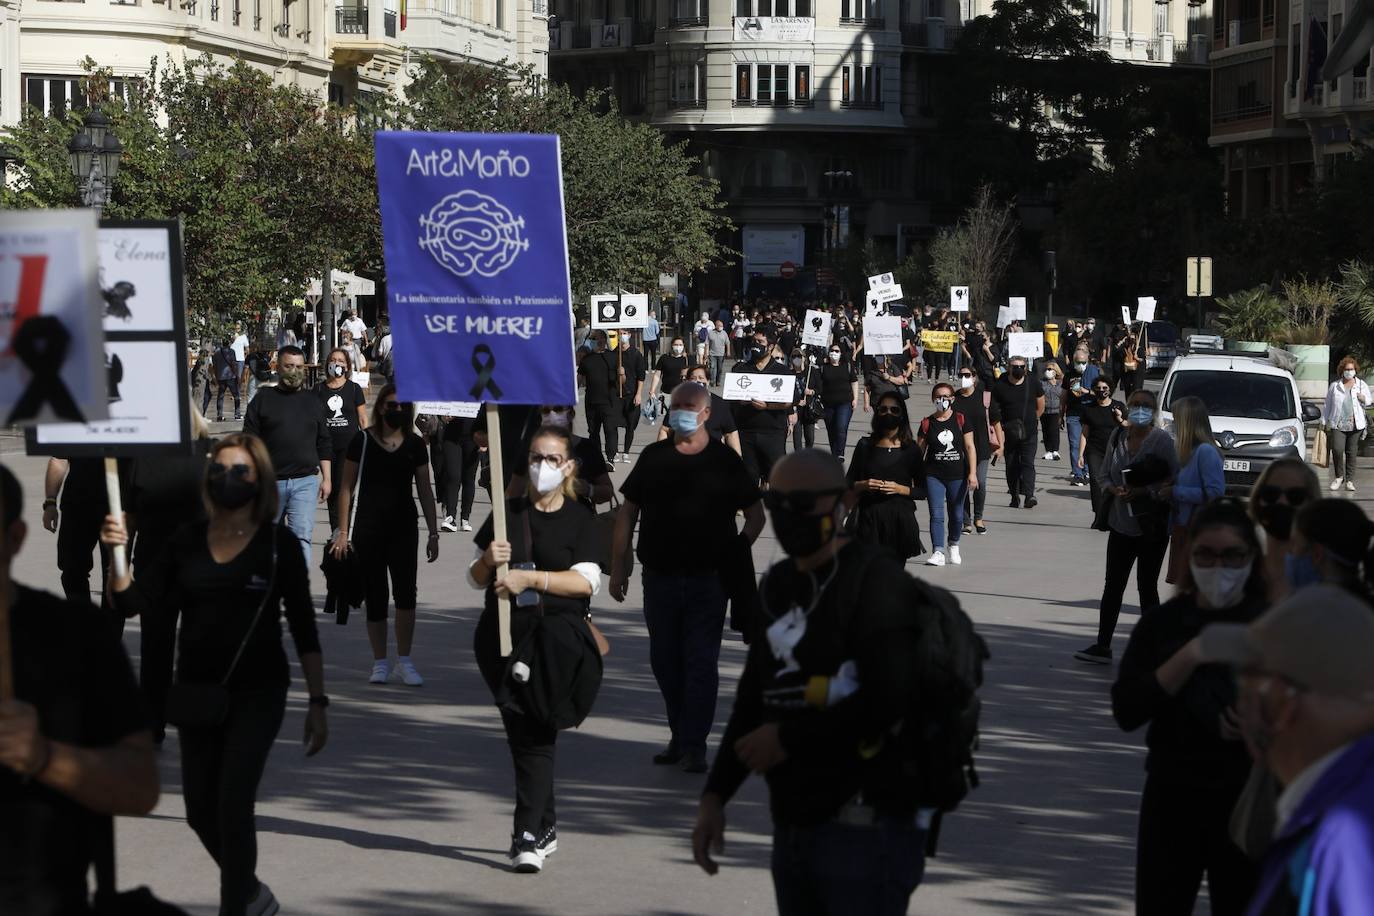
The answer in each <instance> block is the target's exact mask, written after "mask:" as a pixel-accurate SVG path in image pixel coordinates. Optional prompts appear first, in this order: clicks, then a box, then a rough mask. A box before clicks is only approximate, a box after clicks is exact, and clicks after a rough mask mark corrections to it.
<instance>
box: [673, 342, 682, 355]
mask: <svg viewBox="0 0 1374 916" xmlns="http://www.w3.org/2000/svg"><path fill="white" fill-rule="evenodd" d="M682 350H683V346H682V344H673V355H674V356H681V355H682Z"/></svg>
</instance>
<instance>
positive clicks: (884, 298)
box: [868, 283, 902, 305]
mask: <svg viewBox="0 0 1374 916" xmlns="http://www.w3.org/2000/svg"><path fill="white" fill-rule="evenodd" d="M875 297H876V298H877V300H878V302H880V303H881V304H883V305H886V304H887V303H889V302H896V301H897V300H898V299H900V298H902V284H900V283H890V284H888V285H887V286H874V287H871V288H870V289H869V290H868V299H869V300H872V299H874V298H875Z"/></svg>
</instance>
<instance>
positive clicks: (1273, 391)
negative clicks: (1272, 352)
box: [1159, 351, 1321, 496]
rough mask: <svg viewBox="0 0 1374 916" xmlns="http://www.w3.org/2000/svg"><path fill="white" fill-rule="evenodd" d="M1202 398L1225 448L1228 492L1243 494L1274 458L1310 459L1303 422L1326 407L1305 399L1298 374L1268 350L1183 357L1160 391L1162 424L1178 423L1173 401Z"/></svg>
mask: <svg viewBox="0 0 1374 916" xmlns="http://www.w3.org/2000/svg"><path fill="white" fill-rule="evenodd" d="M1189 396H1191V397H1197V398H1201V399H1202V403H1204V404H1206V405H1207V412H1208V414H1209V415H1210V417H1211V421H1212V432H1213V434H1214V435H1215V436H1216V437H1217V448H1219V449H1221V457H1222V464H1223V467H1224V468H1225V471H1226V492H1227V493H1230V494H1232V495H1237V496H1244V495H1247V494H1248V493H1249V492H1250V486H1251V485H1252V484H1253V483H1254V482H1255V479H1256V478H1257V477H1259V475H1260V472H1261V471H1263V470H1264V468H1265V466H1267V465H1268V464H1269V463H1270V462H1272V461H1274V460H1276V459H1278V458H1285V457H1289V456H1292V457H1296V458H1301V459H1303V460H1304V461H1305V460H1306V459H1307V433H1306V430H1305V429H1304V424H1307V423H1312V422H1314V421H1316V420H1319V419H1321V410H1320V409H1318V408H1317V407H1316V406H1315V405H1312V404H1303V403H1302V401H1301V400H1300V399H1299V398H1298V384H1297V382H1296V381H1294V379H1293V373H1292V372H1290V371H1288V370H1287V369H1285V368H1283V367H1282V366H1279V365H1277V364H1276V362H1275V361H1273V360H1271V359H1270V358H1269V356H1267V355H1266V354H1263V353H1240V352H1237V353H1230V352H1226V351H1220V352H1211V353H1207V352H1199V353H1189V354H1186V355H1183V356H1179V357H1178V358H1176V359H1175V360H1174V362H1173V365H1171V366H1170V367H1169V372H1168V374H1167V375H1165V377H1164V387H1163V389H1162V390H1161V396H1160V399H1159V403H1160V425H1161V426H1163V427H1164V428H1165V429H1168V428H1169V427H1170V426H1171V425H1172V424H1173V419H1174V415H1173V410H1172V405H1173V403H1174V402H1175V401H1177V400H1178V399H1179V398H1184V397H1189Z"/></svg>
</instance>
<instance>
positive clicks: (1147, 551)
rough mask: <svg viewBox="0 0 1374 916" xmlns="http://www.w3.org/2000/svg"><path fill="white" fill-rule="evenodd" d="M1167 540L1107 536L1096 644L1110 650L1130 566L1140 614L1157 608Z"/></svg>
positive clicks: (1167, 548)
mask: <svg viewBox="0 0 1374 916" xmlns="http://www.w3.org/2000/svg"><path fill="white" fill-rule="evenodd" d="M1168 550H1169V539H1168V538H1167V537H1166V538H1146V537H1132V536H1130V535H1128V534H1121V533H1119V532H1116V531H1112V532H1109V533H1108V534H1107V575H1106V580H1105V581H1104V582H1103V585H1102V602H1101V604H1099V605H1098V609H1097V644H1098V645H1099V646H1102V647H1103V648H1110V647H1111V644H1112V634H1113V633H1115V632H1116V621H1117V619H1118V618H1120V617H1121V599H1122V598H1123V597H1124V596H1125V594H1126V583H1127V581H1129V580H1130V578H1131V567H1132V566H1134V567H1135V568H1136V570H1135V581H1136V586H1137V588H1138V589H1139V591H1140V613H1142V614H1145V613H1148V612H1149V611H1153V610H1154V609H1155V608H1157V607H1159V571H1160V569H1161V568H1163V566H1164V554H1165V553H1166V552H1168Z"/></svg>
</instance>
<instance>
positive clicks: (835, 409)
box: [821, 403, 854, 461]
mask: <svg viewBox="0 0 1374 916" xmlns="http://www.w3.org/2000/svg"><path fill="white" fill-rule="evenodd" d="M853 418H854V405H853V404H852V403H850V404H832V405H830V406H828V407H826V408H825V409H824V410H822V411H821V419H822V420H824V421H825V434H826V436H827V437H828V438H829V439H830V454H832V455H834V456H835V457H836V458H838V459H839V460H840V461H844V444H845V440H847V439H848V438H849V421H850V420H852V419H853Z"/></svg>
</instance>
